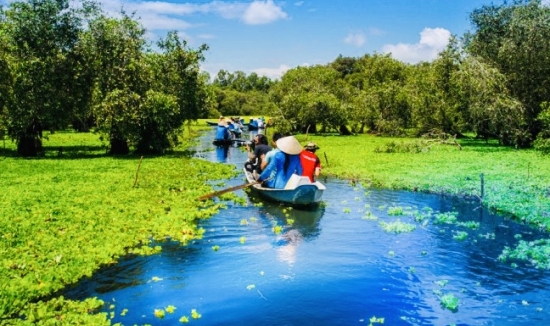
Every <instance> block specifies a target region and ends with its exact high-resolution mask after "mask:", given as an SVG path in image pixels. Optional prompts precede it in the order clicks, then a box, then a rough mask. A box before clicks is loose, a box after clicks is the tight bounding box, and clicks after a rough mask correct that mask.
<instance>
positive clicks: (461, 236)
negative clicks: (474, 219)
mask: <svg viewBox="0 0 550 326" xmlns="http://www.w3.org/2000/svg"><path fill="white" fill-rule="evenodd" d="M467 237H468V232H464V231H457V232H456V234H455V235H453V239H456V240H460V241H462V240H464V239H466V238H467Z"/></svg>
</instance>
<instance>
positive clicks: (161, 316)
mask: <svg viewBox="0 0 550 326" xmlns="http://www.w3.org/2000/svg"><path fill="white" fill-rule="evenodd" d="M164 316H165V314H164V310H163V309H155V317H157V318H158V319H164Z"/></svg>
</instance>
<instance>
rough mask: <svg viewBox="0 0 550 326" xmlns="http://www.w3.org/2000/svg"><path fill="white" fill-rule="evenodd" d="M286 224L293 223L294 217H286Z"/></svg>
mask: <svg viewBox="0 0 550 326" xmlns="http://www.w3.org/2000/svg"><path fill="white" fill-rule="evenodd" d="M286 224H288V225H292V224H294V219H293V218H287V219H286Z"/></svg>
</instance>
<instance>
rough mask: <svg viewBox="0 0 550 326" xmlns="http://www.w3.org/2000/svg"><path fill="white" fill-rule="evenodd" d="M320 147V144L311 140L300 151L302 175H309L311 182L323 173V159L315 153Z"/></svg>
mask: <svg viewBox="0 0 550 326" xmlns="http://www.w3.org/2000/svg"><path fill="white" fill-rule="evenodd" d="M318 149H319V146H317V144H315V143H314V142H309V143H307V145H306V146H305V147H304V150H303V151H302V152H301V153H300V162H301V163H302V169H303V172H302V175H303V176H307V177H308V178H309V180H310V181H311V182H315V179H316V178H317V177H318V176H319V173H321V160H319V157H317V155H316V154H315V151H316V150H318Z"/></svg>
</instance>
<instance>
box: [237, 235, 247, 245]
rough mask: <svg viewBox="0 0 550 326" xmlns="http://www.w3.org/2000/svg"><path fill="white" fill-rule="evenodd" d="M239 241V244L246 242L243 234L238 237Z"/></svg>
mask: <svg viewBox="0 0 550 326" xmlns="http://www.w3.org/2000/svg"><path fill="white" fill-rule="evenodd" d="M239 242H240V243H241V244H244V243H245V242H246V237H245V236H242V237H240V238H239Z"/></svg>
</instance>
